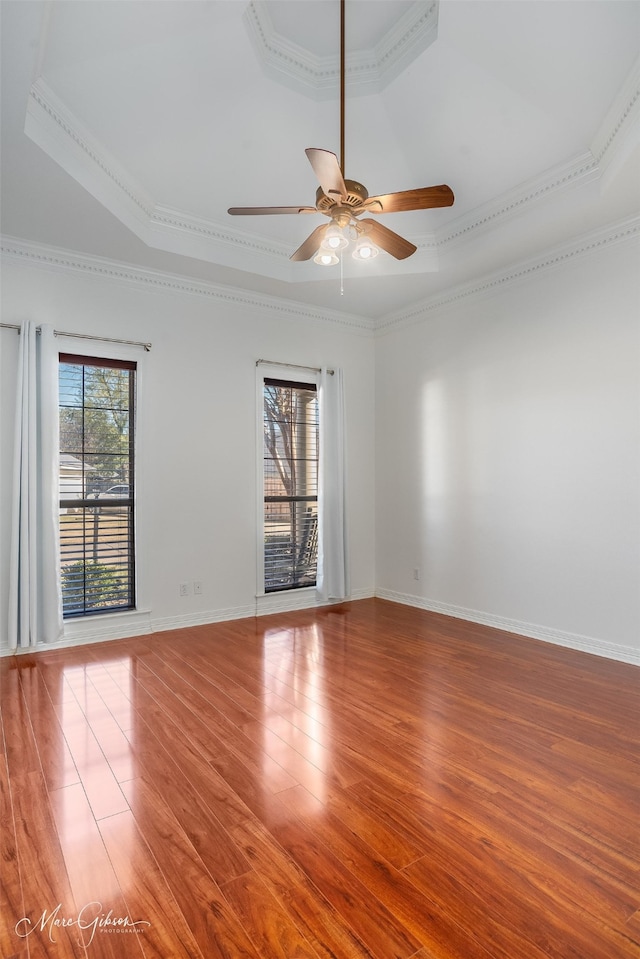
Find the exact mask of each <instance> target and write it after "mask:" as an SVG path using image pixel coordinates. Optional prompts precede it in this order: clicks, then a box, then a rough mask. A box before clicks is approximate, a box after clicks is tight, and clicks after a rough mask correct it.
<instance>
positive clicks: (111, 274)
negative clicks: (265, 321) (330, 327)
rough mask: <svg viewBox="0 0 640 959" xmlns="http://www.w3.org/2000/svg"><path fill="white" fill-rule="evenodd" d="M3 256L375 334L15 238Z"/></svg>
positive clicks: (323, 315) (304, 308)
mask: <svg viewBox="0 0 640 959" xmlns="http://www.w3.org/2000/svg"><path fill="white" fill-rule="evenodd" d="M0 256H1V257H2V259H3V260H5V261H7V262H13V263H22V264H24V265H28V266H31V267H37V268H39V269H44V270H49V271H51V272H55V273H66V274H69V273H72V274H81V275H84V276H91V277H94V278H99V279H105V280H111V281H115V282H117V283H124V284H127V285H129V284H134V285H135V286H137V287H138V288H144V289H146V290H150V291H152V292H156V293H162V294H165V293H175V294H177V295H179V296H197V297H206V298H209V299H213V300H217V301H219V302H221V303H225V304H227V305H229V304H231V305H234V306H239V307H241V308H243V309H250V310H256V311H258V312H259V313H261V314H264V312H265V311H268V312H269V313H271V314H273V315H274V316H276V315H277V316H279V317H286V318H290V319H295V320H296V321H300V320H304V321H306V322H309V323H322V324H326V323H331V324H334V325H335V326H338V327H340V328H342V329H346V330H349V331H350V332H353V333H361V334H371V333H373V331H374V323H373V321H372V320H369V319H367V318H366V317H362V316H357V315H355V314H352V313H340V312H338V311H337V310H323V309H316V308H314V307H310V306H309V305H308V304H306V303H299V302H297V301H295V300H282V299H280V298H278V297H275V296H269V295H268V294H266V293H264V294H258V293H251V292H248V291H247V290H242V289H240V288H238V287H231V286H223V285H222V284H217V283H210V282H207V281H205V280H194V279H192V278H191V277H188V276H183V275H180V274H176V273H164V272H160V271H158V270H149V269H145V268H143V267H135V266H132V265H131V264H128V263H122V262H119V261H117V260H110V259H108V258H106V257H99V256H89V255H87V254H84V253H75V252H73V251H71V250H62V249H59V248H58V247H52V246H46V245H44V244H38V243H29V242H27V241H25V240H21V239H18V238H16V237H11V236H3V237H1V238H0Z"/></svg>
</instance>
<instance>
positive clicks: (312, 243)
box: [290, 223, 327, 262]
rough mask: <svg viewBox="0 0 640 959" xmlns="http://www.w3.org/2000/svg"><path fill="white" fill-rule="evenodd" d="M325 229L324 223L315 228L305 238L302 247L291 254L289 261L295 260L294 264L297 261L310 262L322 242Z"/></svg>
mask: <svg viewBox="0 0 640 959" xmlns="http://www.w3.org/2000/svg"><path fill="white" fill-rule="evenodd" d="M326 229H327V224H326V223H321V224H320V226H317V227H316V228H315V230H314V231H313V233H311V234H310V235H309V236H308V237H307V239H306V240H305V241H304V243H303V244H302V246H299V247H298V249H297V250H296V252H295V253H292V254H291V257H290V259H292V260H295V261H296V262H297V261H299V260H310V259H311V257H312V256H313V254H314V253H315V252H316V250H317V249H318V247H319V246H320V243H321V242H322V234H323V233H324V231H325V230H326Z"/></svg>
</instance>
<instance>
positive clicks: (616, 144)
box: [591, 57, 640, 176]
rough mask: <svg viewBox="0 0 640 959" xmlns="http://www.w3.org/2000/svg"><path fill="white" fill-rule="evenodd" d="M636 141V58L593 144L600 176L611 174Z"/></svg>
mask: <svg viewBox="0 0 640 959" xmlns="http://www.w3.org/2000/svg"><path fill="white" fill-rule="evenodd" d="M638 142H640V57H638V58H637V59H636V61H635V63H634V64H633V67H632V68H631V70H630V71H629V75H628V76H627V79H626V80H625V82H624V83H623V85H622V86H621V87H620V90H619V91H618V94H617V96H616V97H615V98H614V100H613V102H612V104H611V106H610V107H609V110H608V111H607V114H606V116H605V118H604V120H603V121H602V123H601V125H600V129H599V130H598V132H597V134H596V136H595V137H594V140H593V143H592V144H591V152H592V153H593V155H594V157H595V158H596V161H597V163H598V166H599V167H600V169H601V170H602V173H603V175H607V176H608V175H611V174H613V173H614V172H615V170H616V169H617V168H618V166H619V164H620V163H622V162H624V160H625V159H626V157H627V155H628V153H629V152H630V151H631V150H632V149H633V148H634V147H635V146H636V145H637V143H638Z"/></svg>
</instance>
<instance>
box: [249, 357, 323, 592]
mask: <svg viewBox="0 0 640 959" xmlns="http://www.w3.org/2000/svg"><path fill="white" fill-rule="evenodd" d="M268 380H277V381H279V382H282V383H283V384H290V385H291V386H298V387H305V386H310V387H313V389H315V391H316V393H319V389H320V375H319V372H318V371H316V370H315V369H309V368H308V367H304V366H302V367H291V368H283V367H282V366H280V365H278V364H273V365H270V364H259V365H258V364H257V366H256V426H257V429H256V434H257V443H256V472H257V483H256V491H257V501H256V516H257V523H256V527H257V529H256V597H257V598H261V597H270V598H272V599H273V598H275V597H278V596H280V597H282V596H283V595H289V596H290V595H291V594H292V593H303V592H305V591H310V590H311V591H315V589H316V583H317V579H316V583H313V584H303V585H291V586H284V587H282V588H279V589H266V585H265V543H264V534H265V470H264V432H263V430H264V385H265V381H268Z"/></svg>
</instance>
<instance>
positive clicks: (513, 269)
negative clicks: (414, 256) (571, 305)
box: [376, 216, 640, 334]
mask: <svg viewBox="0 0 640 959" xmlns="http://www.w3.org/2000/svg"><path fill="white" fill-rule="evenodd" d="M639 237H640V216H633V217H628V218H626V219H624V220H621V221H620V222H618V223H615V224H610V225H609V226H607V227H603V228H602V229H599V230H594V231H591V232H589V233H585V234H584V235H583V236H581V237H579V238H575V237H574V238H573V239H572V240H570V241H568V242H566V243H563V244H560V245H558V246H555V247H553V248H552V249H550V250H548V251H547V252H546V253H544V254H542V255H540V256H536V257H530V258H528V259H526V260H520V261H519V262H516V263H513V264H512V265H511V266H509V267H507V268H506V269H504V270H500V271H497V272H495V273H489V274H486V275H485V276H484V277H481V278H480V279H476V280H473V281H472V282H469V283H461V284H459V285H457V286H453V287H451V288H450V289H449V290H447V291H446V292H444V293H440V294H437V295H436V296H433V297H429V298H427V299H424V300H421V301H420V302H419V303H415V304H414V305H413V306H412V307H410V308H409V309H407V310H401V311H398V312H397V313H392V314H388V315H387V316H386V317H384V318H383V319H382V320H380V321H379V322H378V323H377V325H376V332H377V333H380V334H384V333H388V332H389V331H391V330H394V329H399V328H401V327H404V326H411V325H414V324H417V323H421V322H423V321H424V320H425V319H427V318H428V317H429V316H430V315H432V314H434V313H437V312H438V311H439V310H441V309H443V308H445V307H448V306H450V305H451V304H455V303H457V302H459V301H460V300H467V299H470V298H475V297H481V296H484V295H487V294H492V293H494V292H495V291H496V290H500V289H503V288H505V287H507V286H510V285H512V284H514V283H519V282H521V281H522V280H525V279H528V278H529V277H531V276H535V275H537V274H540V273H543V272H546V271H547V270H552V269H555V268H557V267H560V266H563V265H564V264H565V263H568V262H571V261H573V260H578V259H581V258H582V257H584V256H589V255H590V254H592V253H597V252H599V251H600V250H602V249H606V248H607V247H610V246H614V245H616V244H618V243H625V242H627V241H629V240H634V239H636V240H637V239H638V238H639Z"/></svg>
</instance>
